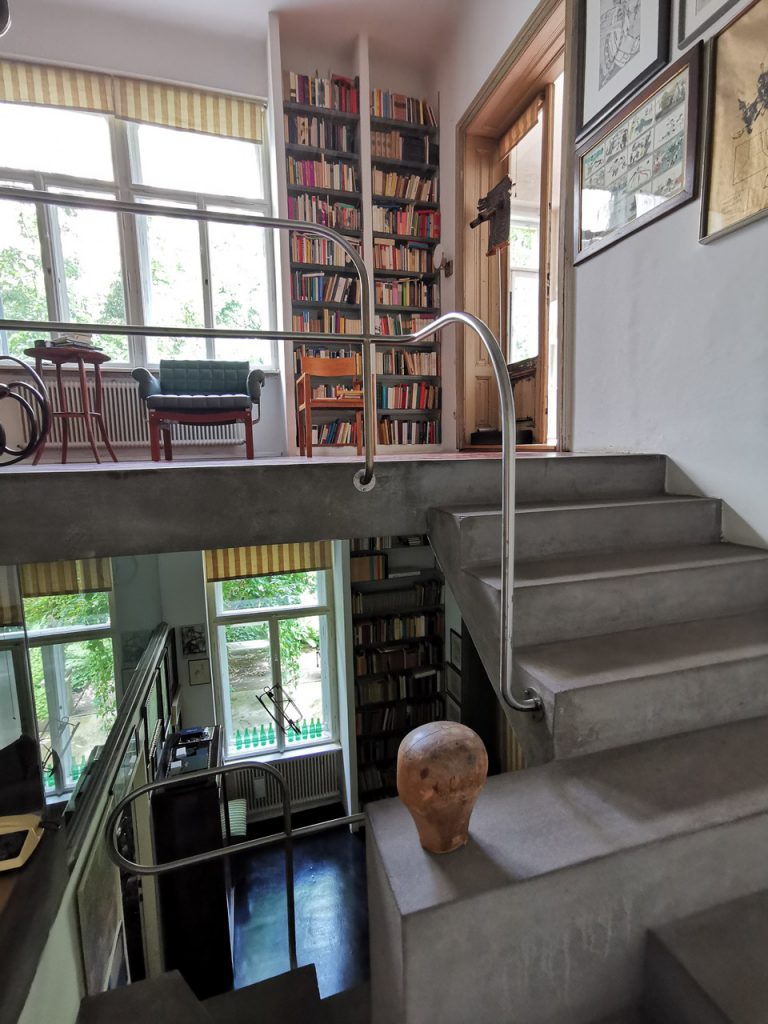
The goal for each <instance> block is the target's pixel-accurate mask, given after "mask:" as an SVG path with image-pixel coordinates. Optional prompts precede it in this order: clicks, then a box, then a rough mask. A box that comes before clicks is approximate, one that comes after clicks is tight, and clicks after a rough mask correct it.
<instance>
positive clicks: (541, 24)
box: [455, 0, 576, 450]
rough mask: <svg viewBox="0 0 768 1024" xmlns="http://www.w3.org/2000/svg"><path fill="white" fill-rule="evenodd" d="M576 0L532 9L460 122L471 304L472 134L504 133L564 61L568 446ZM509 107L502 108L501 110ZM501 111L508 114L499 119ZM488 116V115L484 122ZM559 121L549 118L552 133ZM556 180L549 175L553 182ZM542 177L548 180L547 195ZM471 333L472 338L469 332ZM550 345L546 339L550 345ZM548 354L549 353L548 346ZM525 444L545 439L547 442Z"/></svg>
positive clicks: (562, 251) (461, 201) (460, 392)
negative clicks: (468, 171)
mask: <svg viewBox="0 0 768 1024" xmlns="http://www.w3.org/2000/svg"><path fill="white" fill-rule="evenodd" d="M575 6H576V4H575V0H542V2H541V3H540V4H539V6H538V7H537V8H536V10H535V11H534V12H533V14H531V16H530V18H529V19H528V21H527V22H526V23H525V25H524V26H523V28H522V29H521V31H520V33H519V34H518V35H517V37H516V38H515V40H514V41H513V42H512V44H511V46H510V47H509V49H508V50H507V51H506V53H505V54H504V55H503V57H502V58H501V60H500V61H499V62H498V64H497V65H496V67H495V68H494V70H493V71H492V72H491V74H490V75H489V76H488V78H487V80H486V81H485V83H484V84H483V86H482V88H481V89H480V91H479V92H478V94H477V95H476V96H475V98H474V100H473V101H472V103H471V104H470V105H469V107H468V108H467V110H466V111H465V113H464V114H463V116H462V117H461V119H460V120H459V121H458V123H457V125H456V210H455V216H456V225H457V229H456V255H455V262H456V308H457V309H466V301H465V297H466V289H465V284H466V276H465V274H466V266H465V237H464V222H465V219H466V218H465V215H464V210H465V204H466V198H467V197H466V195H465V187H466V180H465V178H466V176H465V165H466V160H467V149H468V139H470V138H472V137H475V136H482V135H486V136H487V137H488V138H489V139H490V138H499V137H500V136H501V135H502V134H503V132H504V131H506V129H507V128H508V127H509V126H510V125H511V124H512V123H513V122H514V121H515V120H516V119H517V118H518V117H519V116H520V115H521V114H522V112H523V110H524V109H525V108H526V106H527V105H528V104H529V103H530V102H531V101H532V100H533V98H534V96H535V95H536V93H537V92H540V91H541V90H542V85H543V83H542V81H541V77H542V75H543V74H545V73H546V71H547V70H548V69H549V68H551V67H552V65H553V62H554V61H555V60H556V59H558V58H559V59H561V60H562V62H563V68H564V77H563V85H564V88H563V112H562V147H561V181H560V224H559V230H558V239H557V246H558V254H559V260H558V269H557V282H558V309H557V321H558V342H559V344H558V408H557V416H558V449H559V450H569V448H570V443H571V423H572V400H571V382H572V379H573V372H572V365H573V359H572V352H571V347H572V346H571V341H572V339H571V333H572V328H571V325H572V323H573V286H572V284H573V263H572V240H571V237H570V235H571V232H570V231H569V230H568V225H569V224H570V223H571V218H572V208H573V197H572V194H571V191H572V190H571V189H570V188H568V187H567V183H568V182H570V180H571V177H572V169H573V160H574V156H573V146H572V145H571V142H570V140H571V139H572V137H573V131H572V129H573V118H574V110H575V97H576V93H575V86H576V66H575V47H574V46H572V45H569V41H571V40H573V38H574V36H573V32H574V31H575V25H576V16H575ZM510 92H514V94H515V102H514V104H513V105H508V104H507V100H506V97H505V94H507V93H510ZM502 111H503V114H502V113H501V112H502ZM500 116H503V117H504V118H505V120H503V121H499V117H500ZM481 118H482V122H481ZM552 130H553V126H552V125H551V124H550V128H549V131H550V135H551V134H552ZM550 188H551V183H550ZM543 192H544V182H542V195H543ZM465 341H466V339H465ZM545 348H546V346H545ZM464 353H465V344H462V343H460V344H458V345H457V350H456V357H457V358H456V396H457V402H456V420H457V440H458V443H459V447H462V446H463V445H464V444H465V442H466V439H465V433H466V428H465V420H464V400H465V395H464V369H465V359H464ZM545 355H546V354H545ZM539 377H540V380H539V381H538V382H537V385H538V388H539V393H540V399H539V401H540V402H541V403H542V404H541V408H542V409H544V408H546V390H547V384H546V379H545V377H546V373H545V372H541V373H540V374H539ZM526 447H529V448H530V447H534V448H536V447H542V446H541V445H534V446H526Z"/></svg>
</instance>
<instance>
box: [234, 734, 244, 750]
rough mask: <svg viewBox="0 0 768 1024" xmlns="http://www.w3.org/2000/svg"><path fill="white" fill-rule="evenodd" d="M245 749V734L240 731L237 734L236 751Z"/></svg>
mask: <svg viewBox="0 0 768 1024" xmlns="http://www.w3.org/2000/svg"><path fill="white" fill-rule="evenodd" d="M242 749H243V734H242V733H241V732H240V730H239V729H238V730H237V732H236V733H235V750H242Z"/></svg>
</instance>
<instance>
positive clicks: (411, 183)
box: [371, 167, 437, 203]
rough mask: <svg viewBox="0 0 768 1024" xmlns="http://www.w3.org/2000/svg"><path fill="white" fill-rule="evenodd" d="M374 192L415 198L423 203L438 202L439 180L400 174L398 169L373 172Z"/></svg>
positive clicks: (394, 196)
mask: <svg viewBox="0 0 768 1024" xmlns="http://www.w3.org/2000/svg"><path fill="white" fill-rule="evenodd" d="M371 177H372V183H373V194H374V195H375V196H391V197H392V198H393V199H414V200H421V202H423V203H436V202H437V180H436V179H435V178H423V177H421V175H419V174H398V173H397V171H380V170H377V169H376V168H375V167H374V169H373V172H372V175H371Z"/></svg>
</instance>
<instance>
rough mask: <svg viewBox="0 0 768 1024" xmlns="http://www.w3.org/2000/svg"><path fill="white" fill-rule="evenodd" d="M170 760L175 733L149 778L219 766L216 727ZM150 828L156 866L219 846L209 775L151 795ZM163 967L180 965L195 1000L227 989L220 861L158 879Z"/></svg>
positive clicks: (217, 806)
mask: <svg viewBox="0 0 768 1024" xmlns="http://www.w3.org/2000/svg"><path fill="white" fill-rule="evenodd" d="M208 732H209V734H210V738H209V739H206V740H205V741H203V742H202V743H200V744H198V745H196V746H193V745H192V744H190V743H187V744H186V747H187V752H188V756H187V757H185V758H183V759H181V761H182V763H181V766H180V767H175V765H178V761H179V760H180V759H177V758H174V751H175V750H176V749H177V745H178V735H177V734H174V735H172V736H171V737H170V738H169V740H168V741H167V743H166V747H165V750H164V752H163V760H162V763H161V767H160V771H159V772H158V774H157V779H156V781H160V780H161V779H164V778H171V777H175V776H176V775H177V774H178V773H179V772H181V773H184V772H185V771H199V770H200V769H202V768H207V767H208V768H213V767H215V766H217V765H220V764H221V763H222V751H221V735H222V734H221V727H220V726H216V727H215V728H212V729H209V730H208ZM152 826H153V831H154V840H155V856H156V859H157V863H159V864H163V863H166V862H168V861H171V860H177V859H178V858H180V857H189V856H191V855H192V854H194V853H203V852H206V851H208V850H214V849H219V848H220V847H221V846H223V845H224V843H225V840H224V838H223V836H222V826H221V790H220V782H219V780H217V779H216V778H209V779H201V780H198V781H193V782H190V783H189V785H187V786H182V785H177V786H174V787H173V788H172V789H169V790H166V791H159V792H157V793H155V794H154V795H153V797H152ZM158 896H159V901H160V912H161V918H162V930H163V948H164V953H165V969H166V970H167V971H170V970H174V969H176V970H179V971H180V972H181V974H182V975H183V977H184V979H185V981H186V982H187V984H188V985H189V986H190V988H191V989H192V991H193V992H194V993H195V995H196V996H197V997H198V999H207V998H208V997H209V996H213V995H218V994H220V993H222V992H228V991H229V990H230V989H231V988H232V984H233V980H234V977H233V972H232V946H231V929H230V910H231V885H230V883H229V868H228V863H227V862H226V861H224V860H219V861H214V862H213V863H211V864H201V865H200V866H199V867H192V868H184V869H183V870H181V871H174V872H171V873H170V874H167V875H159V876H158Z"/></svg>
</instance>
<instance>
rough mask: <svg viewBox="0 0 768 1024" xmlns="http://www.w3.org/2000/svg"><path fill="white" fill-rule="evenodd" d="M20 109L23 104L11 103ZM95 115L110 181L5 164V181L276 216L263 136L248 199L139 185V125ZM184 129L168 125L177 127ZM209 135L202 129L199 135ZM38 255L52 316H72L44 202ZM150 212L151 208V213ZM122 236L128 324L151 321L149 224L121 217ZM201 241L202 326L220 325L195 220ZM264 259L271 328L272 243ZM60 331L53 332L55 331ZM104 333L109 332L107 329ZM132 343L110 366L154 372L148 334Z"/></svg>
mask: <svg viewBox="0 0 768 1024" xmlns="http://www.w3.org/2000/svg"><path fill="white" fill-rule="evenodd" d="M14 105H15V106H22V105H23V104H14ZM93 116H95V117H103V118H105V119H106V121H107V124H108V128H109V138H110V147H111V154H112V168H113V173H114V178H113V180H112V181H104V180H101V179H99V180H93V179H90V178H80V177H77V176H73V175H68V174H52V173H49V172H42V171H34V170H29V169H22V170H19V169H17V168H8V167H4V166H0V179H2V180H8V181H16V182H19V183H20V184H21V183H23V184H29V185H32V187H33V188H34V189H36V190H38V191H43V192H46V191H49V190H51V189H62V190H66V191H70V192H91V193H98V194H104V195H105V196H111V197H112V198H114V199H117V200H118V201H121V202H142V201H146V202H147V204H148V206H149V204H151V203H155V204H156V205H157V204H161V205H162V204H165V203H169V204H170V203H184V204H185V205H188V206H191V207H194V208H195V209H197V210H201V211H204V210H206V209H209V208H211V207H232V208H233V210H235V211H237V212H245V213H247V214H252V215H254V216H264V217H269V216H271V212H272V203H271V199H270V196H271V187H270V161H269V149H268V145H267V141H266V139H265V140H264V141H263V142H261V143H256V142H254V143H252V145H254V146H256V147H257V153H258V156H259V159H260V164H261V176H262V182H263V186H264V198H263V199H244V198H241V197H238V196H230V195H226V194H223V195H218V194H214V193H202V192H201V193H198V192H186V191H183V190H176V189H165V188H158V187H156V186H153V185H143V184H141V183H139V181H138V179H139V178H140V166H141V164H140V153H139V144H138V125H137V124H135V123H133V122H129V121H123V120H121V119H119V118H117V117H114V116H112V115H109V114H98V113H96V114H94V115H93ZM174 130H180V129H170V128H169V129H168V131H174ZM196 134H204V133H196ZM35 209H36V212H37V223H38V234H39V243H40V258H41V262H42V266H43V275H44V279H45V289H46V302H47V306H48V317H49V319H50V320H52V321H66V320H69V315H68V313H69V310H68V299H67V287H66V278H65V274H64V263H63V257H62V248H61V233H60V229H59V222H58V217H57V216H56V208H55V207H52V206H48V205H47V204H45V203H36V204H35ZM148 215H151V210H148ZM116 220H117V232H118V240H119V249H120V252H119V255H120V264H121V270H122V278H123V295H124V300H125V312H126V320H127V322H128V323H132V324H137V325H141V326H144V325H145V324H147V317H146V312H147V310H148V309H149V252H148V247H147V240H146V221H145V220H144V219H143V218H142V217H140V216H138V215H136V214H130V213H121V212H118V213H117V214H116ZM197 226H198V238H199V243H200V269H201V282H202V300H203V303H202V305H203V311H204V323H203V326H204V327H206V328H211V329H215V323H214V312H213V311H214V301H213V286H212V281H211V270H210V266H211V264H210V246H209V240H208V222H207V221H197ZM265 250H266V259H267V276H268V282H267V314H268V323H267V324H266V325H265V327H264V329H265V330H274V329H275V327H276V323H277V292H276V282H275V247H274V245H273V244H271V242H270V241H268V242H267V244H266V246H265ZM52 333H55V332H52ZM104 333H107V332H104ZM125 337H126V339H127V344H128V361H127V362H120V361H118V360H112V361H111V363H110V367H109V368H110V370H112V369H117V370H119V369H132V368H134V367H139V366H146V367H149V368H150V369H156V368H157V367H158V365H159V364H158V363H157V362H153V363H150V362H149V361H148V360H147V338H146V337H145V336H143V335H138V334H135V335H126V336H125ZM265 343H267V344H268V345H269V362H268V363H265V364H264V365H263V366H261V368H262V369H263V370H264V371H265V372H267V373H277V372H279V358H278V349H277V342H276V341H274V340H270V341H268V342H266V340H265V341H262V342H260V344H262V345H263V344H265ZM215 345H216V339H215V338H213V337H207V338H206V339H205V351H206V358H207V359H215V358H216V348H215ZM7 354H8V338H7V332H6V331H5V330H3V331H0V355H7Z"/></svg>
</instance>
